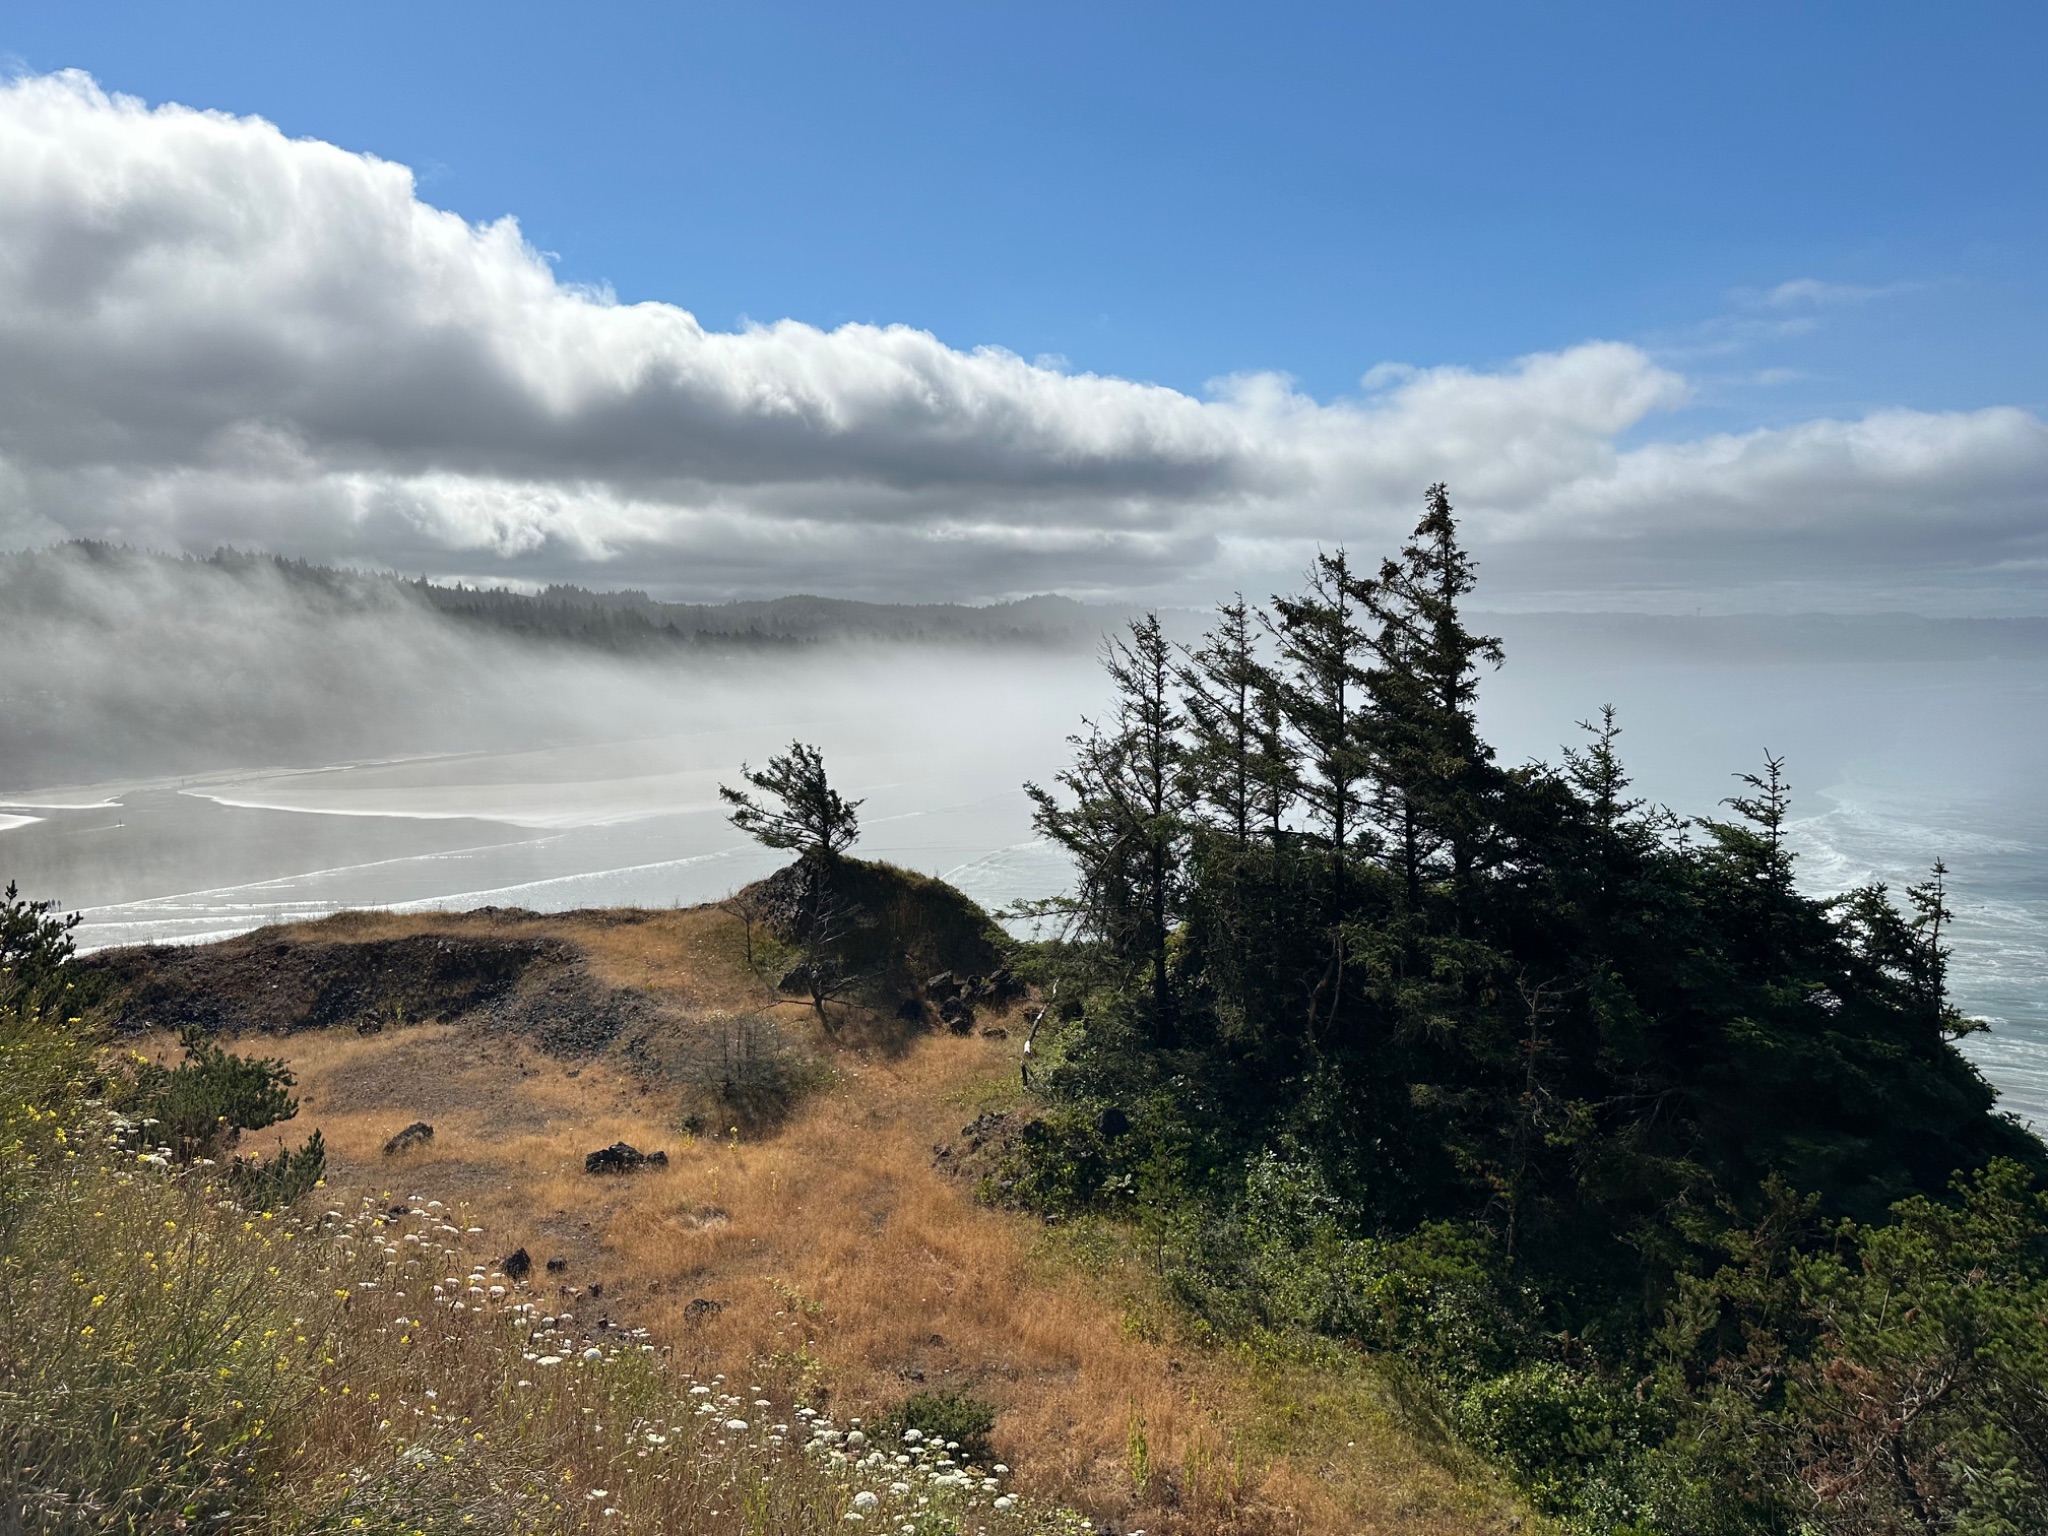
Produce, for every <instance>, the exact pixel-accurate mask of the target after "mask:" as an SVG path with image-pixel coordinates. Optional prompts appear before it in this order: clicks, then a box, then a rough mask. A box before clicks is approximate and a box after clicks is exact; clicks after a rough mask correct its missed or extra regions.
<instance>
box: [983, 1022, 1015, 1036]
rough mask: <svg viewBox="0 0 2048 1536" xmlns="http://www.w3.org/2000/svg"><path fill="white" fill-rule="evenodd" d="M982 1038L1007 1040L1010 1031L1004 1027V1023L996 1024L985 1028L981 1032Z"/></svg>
mask: <svg viewBox="0 0 2048 1536" xmlns="http://www.w3.org/2000/svg"><path fill="white" fill-rule="evenodd" d="M981 1038H982V1039H984V1040H1007V1039H1009V1038H1010V1032H1009V1031H1008V1030H1007V1029H1004V1028H1003V1027H1002V1025H1000V1024H996V1025H992V1026H990V1027H989V1028H987V1029H984V1030H983V1031H982V1032H981Z"/></svg>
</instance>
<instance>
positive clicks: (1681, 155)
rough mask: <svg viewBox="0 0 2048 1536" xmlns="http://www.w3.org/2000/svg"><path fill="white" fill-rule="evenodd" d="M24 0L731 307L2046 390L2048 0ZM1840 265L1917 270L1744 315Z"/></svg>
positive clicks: (1827, 396) (1158, 346)
mask: <svg viewBox="0 0 2048 1536" xmlns="http://www.w3.org/2000/svg"><path fill="white" fill-rule="evenodd" d="M9 9H10V11H11V13H12V14H11V15H9V16H8V18H7V19H6V20H5V22H4V23H0V48H4V49H5V50H6V51H7V52H8V53H9V54H11V55H12V56H13V58H14V59H16V60H18V61H19V62H20V63H21V64H25V65H26V66H27V67H29V68H31V69H34V70H47V69H52V68H58V67H64V66H76V67H82V68H84V69H87V70H88V71H90V72H92V73H93V74H94V75H96V76H97V77H98V78H99V80H100V82H101V83H102V84H103V85H105V86H106V87H107V88H108V89H110V90H120V91H129V92H133V93H136V94H140V95H142V96H144V97H145V98H147V99H149V100H152V101H164V100H171V101H180V102H185V103H187V104H190V105H196V106H206V107H214V108H220V109H224V110H227V111H232V112H237V113H256V114H260V115H262V116H264V117H267V118H269V119H270V120H271V121H273V122H275V123H277V124H278V125H279V126H280V127H282V128H283V129H284V130H285V131H286V132H287V133H289V134H292V135H295V136H312V137H318V138H323V139H328V140H331V141H333V142H335V143H338V144H342V145H345V146H348V147H350V148H354V149H361V150H368V151H371V152H374V153H377V154H380V155H383V156H386V157H389V158H392V159H397V160H401V161H404V162H406V163H407V164H410V165H412V166H414V167H416V168H418V169H419V170H420V171H421V173H422V181H423V190H424V192H425V194H426V195H427V196H428V197H430V198H431V199H432V200H433V201H434V202H436V203H438V204H440V205H442V206H444V207H448V208H452V209H454V210H456V211H459V212H461V213H463V214H465V215H467V216H469V217H471V218H473V219H488V218H495V217H497V216H499V215H501V214H505V213H514V214H516V215H518V217H519V218H520V220H521V222H522V224H523V225H524V227H525V229H526V231H527V233H528V235H529V237H530V238H531V239H532V240H533V241H534V242H535V243H536V244H538V245H540V246H541V247H542V248H544V249H546V250H549V251H551V252H555V253H557V254H558V255H559V257H560V264H559V270H560V271H561V273H562V275H563V276H564V277H566V278H568V279H571V280H574V281H579V282H591V283H609V284H611V285H612V286H613V287H614V288H615V289H616V290H617V292H618V293H619V294H620V295H621V297H625V298H635V299H637V298H659V299H666V300H669V301H671V302H674V303H678V304H681V305H683V306H685V307H686V308H689V309H691V310H693V311H695V312H696V313H697V314H698V315H699V316H700V317H702V318H703V319H704V320H705V321H706V322H707V323H710V324H714V325H727V324H730V323H732V322H733V321H735V320H737V319H738V318H739V317H741V316H751V317H753V318H755V319H759V320H770V319H778V318H781V317H784V316H794V317H796V318H798V319H803V320H809V321H811V322H813V323H816V324H820V325H825V326H832V325H836V324H838V323H840V322H843V321H847V320H868V321H877V322H888V321H903V322H906V323H909V324H913V325H917V326H921V327H924V328H926V329H929V330H932V331H934V332H936V333H937V334H938V336H939V337H940V338H941V339H942V340H945V341H947V342H950V343H952V344H954V345H962V346H971V345H977V344H982V343H995V344H999V345H1002V346H1005V347H1008V348H1010V349H1012V350H1014V351H1018V352H1022V353H1025V354H1026V355H1033V354H1038V353H1048V352H1049V353H1058V354H1062V355H1064V356H1065V357H1067V358H1068V359H1070V360H1071V362H1072V363H1073V364H1074V365H1075V366H1076V367H1081V368H1089V369H1095V370H1099V371H1103V372H1109V373H1116V374H1121V375H1125V376H1130V377H1136V378H1144V379H1156V380H1159V381H1161V382H1165V383H1169V384H1173V385H1176V386H1179V387H1181V388H1199V387H1200V386H1201V385H1202V383H1203V382H1204V381H1205V380H1207V379H1209V378H1210V377H1212V376H1214V375H1217V374H1223V373H1231V372H1236V371H1239V370H1243V369H1252V368H1258V369H1280V370H1284V371H1287V372H1290V373H1292V374H1294V375H1296V376H1297V377H1298V378H1300V379H1301V380H1302V382H1303V384H1304V385H1305V386H1306V387H1307V388H1308V389H1309V390H1310V391H1311V392H1313V393H1315V394H1317V395H1318V396H1328V395H1330V394H1332V393H1337V392H1342V391H1346V390H1348V389H1351V388H1352V387H1354V386H1355V384H1356V381H1357V379H1358V376H1359V375H1360V374H1361V373H1363V372H1364V370H1365V369H1366V368H1367V367H1369V366H1370V365H1372V364H1373V363H1376V362H1381V361H1387V360H1398V361H1405V362H1410V363H1417V364H1433V363H1441V362H1460V363H1468V364H1473V365H1483V364H1486V363H1489V362H1493V361H1497V360H1499V359H1502V358H1506V357H1512V356H1515V355H1517V354H1520V353H1524V352H1532V351H1539V350H1544V349H1549V348H1554V347H1559V346H1565V345H1569V344H1570V343H1572V342H1575V341H1579V340H1582V339H1584V338H1585V337H1588V336H1606V337H1619V338H1623V339H1631V340H1641V341H1643V342H1645V343H1647V344H1649V345H1652V346H1654V347H1657V348H1659V349H1663V348H1674V349H1680V350H1681V351H1684V352H1685V353H1687V355H1688V356H1689V357H1690V356H1693V355H1698V356H1701V357H1704V358H1707V359H1709V361H1707V362H1706V363H1705V365H1704V366H1702V367H1700V368H1699V370H1698V371H1700V372H1702V373H1711V374H1713V375H1715V376H1716V387H1715V389H1714V390H1713V392H1712V394H1711V395H1709V396H1708V397H1707V400H1706V401H1704V402H1703V403H1710V404H1712V405H1714V406H1718V407H1721V408H1723V409H1725V410H1726V411H1727V412H1728V413H1729V414H1730V416H1731V417H1747V418H1753V419H1757V420H1768V419H1773V418H1775V417H1777V416H1779V415H1781V414H1783V413H1786V412H1791V411H1803V410H1807V409H1812V408H1823V409H1836V410H1840V409H1848V408H1855V407H1860V406H1865V405H1869V404H1875V403H1880V402H1882V403H1886V404H1905V405H1914V406H1919V407H1922V408H1925V409H1944V408H1956V407H1971V406H1977V405H1985V404H1992V403H2022V404H2039V403H2040V402H2042V401H2043V399H2044V398H2048V380H2044V367H2048V174H2044V173H2048V87H2044V84H2043V80H2044V75H2043V69H2044V64H2048V8H2044V7H2042V6H2040V5H2038V4H2022V5H1995V4H1957V5H1944V6H1928V5H1924V4H1912V5H1902V4H1892V5H1884V4H1867V3H1866V4H1853V5H1849V4H1835V5H1788V4H1783V3H1777V4H1769V5H1740V4H1730V3H1716V4H1711V5H1664V4H1658V5H1649V6H1646V5H1642V4H1640V3H1634V4H1622V5H1599V4H1575V5H1543V6H1534V5H1528V4H1493V5H1455V4H1453V5H1435V4H1433V5H1428V6H1423V5H1408V6H1369V5H1355V4H1354V5H1342V6H1291V7H1278V6H1257V7H1253V6H1233V7H1219V6H1213V5H1186V4H1173V5H1164V4H1157V5H1155V4H1145V5H1111V6H1104V5H1102V4H1099V3H1096V4H1087V5H1062V4H1043V3H1034V4H1030V5H986V4H960V3H957V0H956V3H950V4H923V5H904V4H898V5H887V6H874V5H863V6H847V5H844V4H832V5H772V4H770V5H747V6H724V7H705V6H689V5H673V4H640V5H618V4H613V5H603V4H599V5H584V6H577V7H573V8H571V7H563V6H559V5H548V6H539V5H529V4H503V3H496V4H488V5H479V4H455V3H432V4H419V3H408V4H404V5H394V4H356V5H349V6H332V5H323V6H301V5H292V6H278V5H274V4H264V5H251V4H227V5H222V4H191V3H185V4H180V5H178V6H175V7H169V6H163V5H160V4H129V5H107V4H78V5H65V6H39V7H28V6H15V7H10V8H9ZM1800 278H1807V279H1817V280H1820V281H1822V282H1826V283H1830V284H1837V285H1841V286H1842V287H1844V288H1849V289H1864V290H1877V291H1878V296H1876V297H1873V298H1870V299H1868V300H1866V301H1865V302H1860V303H1851V304H1841V305H1834V306H1829V307H1827V308H1826V309H1825V310H1823V311H1822V312H1820V313H1812V312H1810V311H1809V310H1807V309H1804V308H1802V309H1801V311H1800V312H1799V313H1798V314H1797V315H1787V314H1784V313H1781V312H1776V311H1766V312H1763V313H1761V314H1759V313H1754V312H1745V306H1744V303H1743V296H1744V295H1745V294H1750V293H1755V292H1759V291H1768V290H1771V289H1773V288H1776V287H1777V286H1778V285H1779V284H1782V283H1785V282H1787V281H1790V280H1794V279H1800ZM1789 319H1800V320H1810V321H1811V322H1812V329H1811V330H1806V331H1802V332H1797V333H1795V334H1792V335H1779V336H1772V335H1770V330H1771V329H1772V324H1771V323H1772V322H1779V323H1782V322H1783V321H1785V320H1789ZM1745 321H1751V322H1759V323H1755V324H1749V325H1745V324H1744V323H1743V322H1745ZM1715 347H1728V348H1729V350H1727V351H1725V352H1720V353H1715V352H1713V351H1710V350H1707V349H1711V348H1715ZM1784 373H1790V374H1793V375H1795V377H1790V378H1787V377H1783V376H1782V375H1783V374H1784ZM1758 375H1763V376H1764V377H1765V378H1766V379H1769V380H1771V381H1770V382H1767V383H1764V384H1761V385H1759V384H1756V383H1754V382H1751V381H1753V380H1754V379H1755V377H1756V376H1758ZM1774 375H1778V376H1777V377H1773V376H1774Z"/></svg>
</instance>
